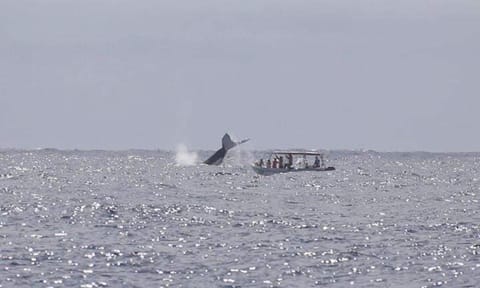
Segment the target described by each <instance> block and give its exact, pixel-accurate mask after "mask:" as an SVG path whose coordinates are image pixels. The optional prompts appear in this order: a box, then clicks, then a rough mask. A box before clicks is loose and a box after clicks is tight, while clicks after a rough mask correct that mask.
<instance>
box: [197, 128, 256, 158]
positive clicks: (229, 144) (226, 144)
mask: <svg viewBox="0 0 480 288" xmlns="http://www.w3.org/2000/svg"><path fill="white" fill-rule="evenodd" d="M248 140H250V139H244V140H242V141H240V142H235V141H233V140H232V138H230V135H228V133H225V135H223V138H222V148H220V149H219V150H217V152H215V154H213V155H212V156H210V158H208V159H207V160H205V162H203V163H205V164H208V165H220V164H221V163H222V161H223V158H225V155H227V151H228V150H230V149H232V148H233V147H235V146H237V145H240V144H242V143H245V142H247V141H248Z"/></svg>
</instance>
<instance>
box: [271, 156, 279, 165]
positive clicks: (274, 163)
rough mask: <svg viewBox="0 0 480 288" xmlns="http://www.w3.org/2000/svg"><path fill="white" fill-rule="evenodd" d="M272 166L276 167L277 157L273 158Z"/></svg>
mask: <svg viewBox="0 0 480 288" xmlns="http://www.w3.org/2000/svg"><path fill="white" fill-rule="evenodd" d="M272 168H278V158H277V157H275V158H273V163H272Z"/></svg>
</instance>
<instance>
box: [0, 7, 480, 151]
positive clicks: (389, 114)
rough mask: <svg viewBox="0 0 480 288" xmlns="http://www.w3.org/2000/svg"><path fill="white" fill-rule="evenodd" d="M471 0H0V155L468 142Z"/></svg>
mask: <svg viewBox="0 0 480 288" xmlns="http://www.w3.org/2000/svg"><path fill="white" fill-rule="evenodd" d="M479 51H480V1H478V0H429V1H427V0H402V1H397V0H202V1H198V0H184V1H178V0H172V1H168V0H166V1H163V0H82V1H78V0H1V1H0V131H1V134H0V148H4V149H7V148H19V149H36V148H58V149H112V150H121V149H166V150H173V149H175V147H177V146H178V145H179V144H180V143H183V144H185V145H186V146H187V147H188V148H189V149H207V150H214V149H217V148H218V147H219V146H220V140H221V137H222V136H223V134H224V133H225V132H229V133H231V135H232V136H234V137H236V138H238V139H240V138H251V139H252V140H251V141H250V142H249V143H248V147H249V148H251V149H276V148H307V149H331V150H336V149H352V150H357V149H372V150H377V151H420V150H421V151H432V152H462V151H480V133H479V132H478V131H479V129H478V124H479V123H480V113H479V109H480V52H479Z"/></svg>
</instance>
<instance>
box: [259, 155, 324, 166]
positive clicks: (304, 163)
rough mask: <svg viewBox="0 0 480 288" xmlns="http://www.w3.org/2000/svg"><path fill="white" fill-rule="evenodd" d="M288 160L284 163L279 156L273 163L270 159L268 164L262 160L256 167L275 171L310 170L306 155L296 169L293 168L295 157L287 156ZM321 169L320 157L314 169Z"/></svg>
mask: <svg viewBox="0 0 480 288" xmlns="http://www.w3.org/2000/svg"><path fill="white" fill-rule="evenodd" d="M285 157H286V158H287V162H286V163H284V161H283V160H284V159H283V156H280V157H279V156H277V155H275V157H274V158H273V161H272V160H270V159H268V160H267V161H266V163H264V161H263V159H260V161H258V162H256V163H255V165H256V166H259V167H263V168H274V169H293V168H296V169H305V168H308V167H309V165H308V161H307V157H306V155H303V157H302V158H298V159H297V161H296V163H295V167H294V166H293V155H292V154H286V156H285ZM318 167H320V159H319V158H318V156H315V162H314V163H313V168H318Z"/></svg>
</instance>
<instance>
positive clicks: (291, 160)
mask: <svg viewBox="0 0 480 288" xmlns="http://www.w3.org/2000/svg"><path fill="white" fill-rule="evenodd" d="M286 157H287V160H288V162H287V168H288V169H292V166H293V155H292V153H288V154H287V156H286Z"/></svg>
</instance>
